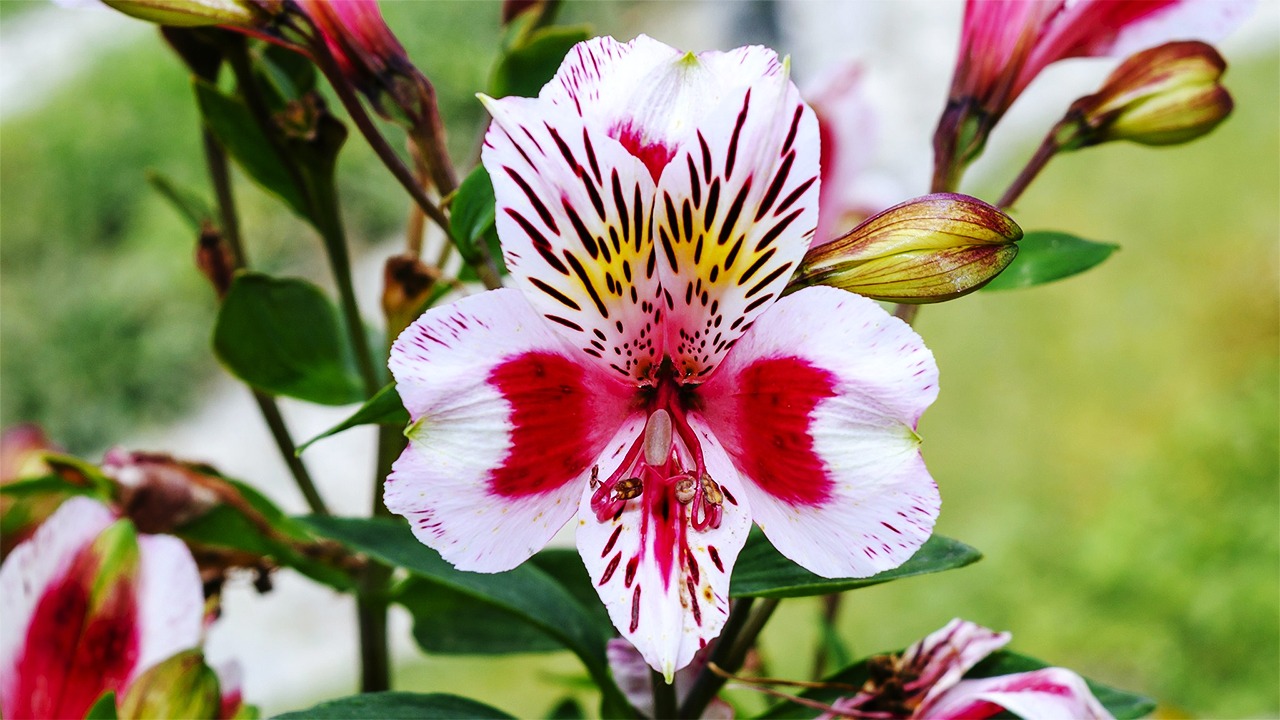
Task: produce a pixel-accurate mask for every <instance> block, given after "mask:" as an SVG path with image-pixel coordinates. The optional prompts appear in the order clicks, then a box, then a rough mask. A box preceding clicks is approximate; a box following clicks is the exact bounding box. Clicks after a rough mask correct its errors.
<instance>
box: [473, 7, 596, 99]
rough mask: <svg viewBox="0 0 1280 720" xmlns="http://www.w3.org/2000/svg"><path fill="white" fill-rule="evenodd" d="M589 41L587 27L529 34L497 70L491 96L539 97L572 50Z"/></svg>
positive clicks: (509, 53)
mask: <svg viewBox="0 0 1280 720" xmlns="http://www.w3.org/2000/svg"><path fill="white" fill-rule="evenodd" d="M590 37H591V28H590V27H588V26H585V25H574V26H552V27H546V28H542V29H540V30H537V31H535V32H533V33H530V34H529V35H528V36H526V37H525V38H524V42H522V43H521V44H520V46H518V47H515V48H513V49H512V50H510V51H509V52H508V53H507V54H506V55H504V56H503V58H502V60H501V61H500V62H499V63H498V66H497V67H496V68H494V72H493V80H492V81H491V82H490V83H489V91H490V94H491V95H493V96H494V97H507V96H508V95H519V96H520V97H537V95H538V92H539V91H540V90H542V86H543V85H546V84H547V81H549V80H551V78H552V77H553V76H554V75H555V74H556V70H558V69H559V68H560V63H561V62H563V61H564V56H565V55H567V54H568V53H569V49H570V48H572V47H573V46H574V45H576V44H578V43H580V42H582V41H583V40H586V39H588V38H590Z"/></svg>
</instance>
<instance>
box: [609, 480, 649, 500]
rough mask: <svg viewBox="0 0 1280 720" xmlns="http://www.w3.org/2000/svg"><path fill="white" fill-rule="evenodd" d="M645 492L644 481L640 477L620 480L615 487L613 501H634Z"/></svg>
mask: <svg viewBox="0 0 1280 720" xmlns="http://www.w3.org/2000/svg"><path fill="white" fill-rule="evenodd" d="M642 492H644V481H643V480H641V479H640V478H638V477H629V478H623V479H621V480H619V481H618V482H617V483H615V484H614V486H613V497H612V498H611V499H613V500H632V499H634V498H638V497H640V493H642Z"/></svg>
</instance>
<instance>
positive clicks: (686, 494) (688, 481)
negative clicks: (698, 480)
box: [676, 475, 698, 505]
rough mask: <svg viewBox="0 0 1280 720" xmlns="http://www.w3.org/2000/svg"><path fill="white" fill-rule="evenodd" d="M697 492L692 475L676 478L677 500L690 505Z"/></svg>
mask: <svg viewBox="0 0 1280 720" xmlns="http://www.w3.org/2000/svg"><path fill="white" fill-rule="evenodd" d="M697 494H698V493H697V490H696V488H695V484H694V481H693V477H692V476H689V475H683V476H680V477H679V478H678V479H677V480H676V502H678V503H680V504H681V505H688V504H689V503H691V502H693V498H694V497H695V496H696V495H697Z"/></svg>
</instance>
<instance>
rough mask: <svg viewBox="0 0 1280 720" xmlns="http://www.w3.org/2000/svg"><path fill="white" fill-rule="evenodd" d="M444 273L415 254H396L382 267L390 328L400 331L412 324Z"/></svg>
mask: <svg viewBox="0 0 1280 720" xmlns="http://www.w3.org/2000/svg"><path fill="white" fill-rule="evenodd" d="M439 279H440V272H439V271H438V270H436V269H435V268H432V267H430V266H428V265H427V264H426V263H424V262H422V261H421V260H419V259H418V258H416V257H414V256H412V255H392V256H391V257H389V258H387V264H386V265H385V266H383V270H382V311H383V312H384V313H385V314H386V317H387V327H388V329H389V330H392V331H396V330H400V329H404V328H406V327H408V326H409V323H411V322H413V321H414V319H415V318H417V317H418V313H420V312H421V311H422V306H423V304H424V303H426V301H427V298H429V297H430V296H431V291H432V289H433V288H434V287H435V284H436V281H437V280H439Z"/></svg>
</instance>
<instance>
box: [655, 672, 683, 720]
mask: <svg viewBox="0 0 1280 720" xmlns="http://www.w3.org/2000/svg"><path fill="white" fill-rule="evenodd" d="M649 678H650V682H652V683H653V717H654V718H673V717H675V716H676V686H675V683H668V682H667V680H666V678H664V677H662V673H660V672H658V671H657V670H650V671H649Z"/></svg>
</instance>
